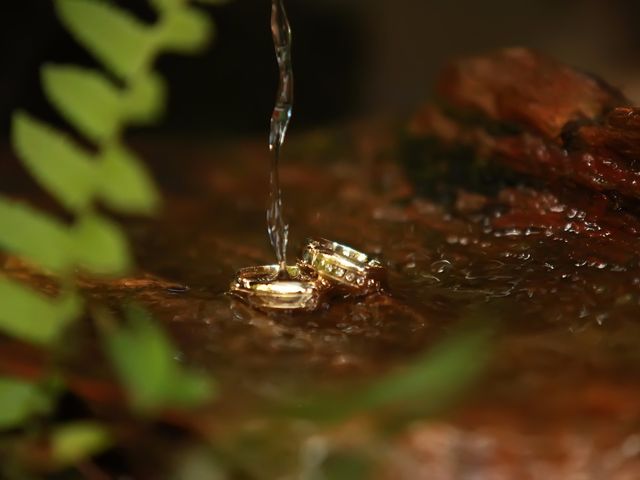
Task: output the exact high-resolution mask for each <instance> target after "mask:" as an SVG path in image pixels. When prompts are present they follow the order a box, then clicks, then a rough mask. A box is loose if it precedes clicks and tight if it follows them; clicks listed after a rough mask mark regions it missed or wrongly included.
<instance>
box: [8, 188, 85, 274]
mask: <svg viewBox="0 0 640 480" xmlns="http://www.w3.org/2000/svg"><path fill="white" fill-rule="evenodd" d="M0 247H1V248H3V249H4V250H6V251H8V252H10V253H13V254H15V255H18V256H20V257H23V258H25V259H28V260H29V261H31V262H34V263H36V264H37V265H38V266H40V267H44V268H46V269H49V270H52V271H55V272H64V271H67V270H69V269H70V268H71V267H72V266H73V254H72V253H71V242H70V238H69V229H68V228H67V227H66V226H65V225H64V224H62V223H59V222H57V221H56V220H54V219H52V218H51V217H49V216H47V215H45V214H43V213H40V212H38V211H37V210H35V209H33V208H31V207H29V206H27V205H24V204H21V203H18V202H12V201H10V200H7V199H6V198H2V197H0Z"/></svg>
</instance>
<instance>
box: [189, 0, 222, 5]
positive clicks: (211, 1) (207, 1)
mask: <svg viewBox="0 0 640 480" xmlns="http://www.w3.org/2000/svg"><path fill="white" fill-rule="evenodd" d="M230 1H231V0H194V2H196V3H201V4H203V5H226V4H227V3H229V2H230Z"/></svg>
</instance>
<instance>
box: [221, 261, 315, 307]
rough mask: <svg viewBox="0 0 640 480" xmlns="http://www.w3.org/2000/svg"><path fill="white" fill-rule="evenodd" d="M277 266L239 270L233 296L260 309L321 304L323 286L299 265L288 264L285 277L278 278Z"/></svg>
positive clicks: (232, 291)
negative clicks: (286, 277)
mask: <svg viewBox="0 0 640 480" xmlns="http://www.w3.org/2000/svg"><path fill="white" fill-rule="evenodd" d="M279 273H280V267H279V266H278V265H264V266H259V267H248V268H244V269H242V270H240V271H239V272H238V273H237V275H236V279H235V281H233V282H232V283H231V287H230V291H229V293H231V294H232V295H234V296H235V297H238V298H240V299H241V300H243V301H245V302H247V303H248V304H250V305H251V306H252V307H254V308H257V309H259V310H267V311H269V310H279V311H313V310H315V309H316V308H318V305H319V304H320V301H321V297H322V293H323V290H324V288H323V287H324V285H322V284H321V283H320V282H318V280H317V277H316V276H315V275H314V272H312V271H309V270H308V269H307V268H305V267H302V266H289V267H287V274H288V276H289V278H288V279H279V278H278V275H279Z"/></svg>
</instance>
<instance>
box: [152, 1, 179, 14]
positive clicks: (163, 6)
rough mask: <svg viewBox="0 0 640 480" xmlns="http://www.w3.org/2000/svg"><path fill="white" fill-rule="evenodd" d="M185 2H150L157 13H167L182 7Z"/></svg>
mask: <svg viewBox="0 0 640 480" xmlns="http://www.w3.org/2000/svg"><path fill="white" fill-rule="evenodd" d="M186 1H187V0H151V5H153V6H154V7H155V8H156V10H158V11H159V12H168V11H170V10H175V9H176V8H179V7H181V6H183V5H184V4H185V3H186Z"/></svg>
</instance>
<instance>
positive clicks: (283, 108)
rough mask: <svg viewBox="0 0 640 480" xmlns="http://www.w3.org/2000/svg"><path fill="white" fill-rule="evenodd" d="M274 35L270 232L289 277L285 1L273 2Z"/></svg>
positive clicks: (289, 101) (289, 82)
mask: <svg viewBox="0 0 640 480" xmlns="http://www.w3.org/2000/svg"><path fill="white" fill-rule="evenodd" d="M271 32H272V34H273V43H274V46H275V50H276V57H277V60H278V67H279V69H280V82H279V86H278V94H277V97H276V105H275V108H274V110H273V115H272V116H271V133H270V135H269V149H270V151H271V155H272V160H271V162H272V163H271V179H270V181H271V191H270V196H269V208H268V209H267V228H268V232H269V239H270V240H271V245H272V246H273V249H274V251H275V254H276V259H277V261H278V264H279V265H280V273H281V274H283V273H284V274H286V265H287V242H288V238H289V225H287V224H286V223H285V221H284V217H283V212H282V190H281V188H280V172H279V163H280V152H281V150H282V144H283V143H284V139H285V137H286V135H287V129H288V128H289V122H290V120H291V113H292V110H293V65H292V62H291V43H292V42H291V26H290V25H289V19H288V18H287V12H286V10H285V8H284V2H283V0H272V7H271Z"/></svg>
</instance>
